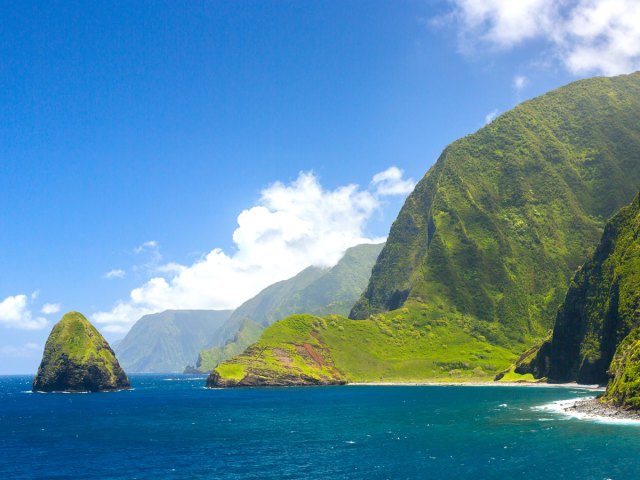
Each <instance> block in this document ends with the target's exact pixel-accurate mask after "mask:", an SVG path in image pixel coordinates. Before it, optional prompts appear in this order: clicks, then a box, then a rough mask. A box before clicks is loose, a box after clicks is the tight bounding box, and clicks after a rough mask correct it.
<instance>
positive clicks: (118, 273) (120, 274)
mask: <svg viewBox="0 0 640 480" xmlns="http://www.w3.org/2000/svg"><path fill="white" fill-rule="evenodd" d="M126 274H127V273H126V272H125V271H124V270H121V269H119V268H117V269H114V270H109V271H108V272H107V273H105V274H104V278H106V279H108V280H113V279H114V278H124V276H125V275H126Z"/></svg>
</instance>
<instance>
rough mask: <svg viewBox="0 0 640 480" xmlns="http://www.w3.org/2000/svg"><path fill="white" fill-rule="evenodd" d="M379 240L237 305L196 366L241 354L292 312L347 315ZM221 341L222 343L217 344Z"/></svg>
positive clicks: (203, 367) (200, 367)
mask: <svg viewBox="0 0 640 480" xmlns="http://www.w3.org/2000/svg"><path fill="white" fill-rule="evenodd" d="M382 246H383V244H378V245H369V244H364V245H358V246H355V247H352V248H349V249H348V250H347V251H346V252H345V254H344V256H343V257H342V259H340V261H339V262H338V263H337V264H336V265H335V266H334V267H332V268H329V269H322V268H318V267H308V268H306V269H304V270H303V271H302V272H300V273H299V274H298V275H296V276H295V277H292V278H290V279H288V280H284V281H282V282H278V283H275V284H273V285H271V286H269V287H267V288H265V289H264V290H263V291H261V292H260V293H259V294H258V295H256V296H255V297H253V298H251V299H250V300H248V301H246V302H245V303H243V304H242V305H241V306H240V307H238V308H237V309H236V310H235V311H234V312H233V315H231V317H230V318H229V320H228V321H227V322H225V324H224V326H223V327H222V328H221V329H220V332H219V333H218V334H216V337H217V338H216V340H217V342H218V345H216V346H214V347H212V348H208V349H206V350H203V351H202V352H201V353H200V356H199V358H198V362H197V364H196V369H197V370H199V371H203V372H208V371H210V370H211V369H213V368H214V367H215V366H216V365H218V364H219V363H220V362H222V361H224V360H227V359H229V358H231V357H233V356H234V355H238V354H239V353H242V352H243V351H244V350H245V348H247V347H248V346H249V345H251V344H252V343H253V342H255V341H256V340H258V338H260V334H261V333H262V331H263V330H264V328H265V327H267V326H269V325H271V324H273V323H274V322H276V321H278V320H280V319H282V318H285V317H288V316H289V315H293V314H296V313H311V314H313V315H327V314H331V313H333V314H339V315H344V316H346V315H348V313H349V311H350V310H351V307H353V304H354V303H355V302H356V300H357V299H358V297H359V296H360V295H361V294H362V292H363V290H364V289H365V287H366V285H367V282H368V281H369V277H370V275H371V268H372V267H373V265H374V263H375V261H376V258H378V255H379V254H380V250H382ZM220 342H225V343H222V344H221V343H220Z"/></svg>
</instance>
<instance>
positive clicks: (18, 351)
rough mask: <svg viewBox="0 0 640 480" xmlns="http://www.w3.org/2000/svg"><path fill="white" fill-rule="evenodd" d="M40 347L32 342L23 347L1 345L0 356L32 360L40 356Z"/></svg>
mask: <svg viewBox="0 0 640 480" xmlns="http://www.w3.org/2000/svg"><path fill="white" fill-rule="evenodd" d="M40 352H42V346H40V345H38V344H37V343H34V342H28V343H25V344H23V345H17V346H16V345H2V346H0V356H5V357H12V358H33V357H37V356H39V355H40Z"/></svg>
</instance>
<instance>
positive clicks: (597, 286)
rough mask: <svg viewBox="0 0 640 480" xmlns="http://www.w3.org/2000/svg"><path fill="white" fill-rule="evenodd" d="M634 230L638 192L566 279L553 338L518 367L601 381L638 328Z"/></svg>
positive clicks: (638, 252) (639, 216) (639, 264)
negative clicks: (632, 332) (568, 286)
mask: <svg viewBox="0 0 640 480" xmlns="http://www.w3.org/2000/svg"><path fill="white" fill-rule="evenodd" d="M639 234H640V195H639V196H636V198H635V200H634V201H633V202H632V203H631V204H630V205H628V206H627V207H624V208H622V209H621V210H620V211H619V212H618V213H617V214H616V215H615V216H614V217H613V218H611V220H610V221H609V222H608V223H607V225H606V227H605V230H604V233H603V235H602V239H601V240H600V243H599V245H598V246H597V248H596V249H595V251H594V252H593V254H592V255H591V256H590V258H589V260H588V261H587V262H586V263H585V264H584V265H583V266H582V267H581V268H580V270H578V272H577V273H576V274H575V276H574V278H573V280H572V282H571V287H570V288H569V291H568V293H567V297H566V299H565V301H564V303H563V304H562V306H561V307H560V309H559V310H558V315H557V318H556V324H555V327H554V330H553V337H552V338H551V339H550V340H548V341H547V342H545V343H544V344H543V345H542V347H541V348H540V351H539V352H538V353H537V355H536V356H535V357H533V359H532V360H531V361H529V362H525V363H523V364H522V365H518V367H517V370H518V371H520V372H521V373H525V372H530V373H533V374H535V375H536V376H538V377H548V378H549V379H551V380H553V381H578V382H580V383H605V382H606V381H607V379H608V375H607V370H608V369H609V365H610V364H611V361H612V359H613V356H614V353H615V352H616V348H617V347H618V345H619V344H620V343H621V342H622V340H623V339H624V338H625V337H626V336H627V335H628V334H629V333H630V332H631V331H632V330H633V329H634V328H637V327H640V241H639V240H638V235H639ZM623 358H624V359H627V358H628V356H627V355H626V354H625V355H623ZM625 361H626V360H625ZM620 362H621V360H618V363H620ZM616 370H619V365H618V367H616Z"/></svg>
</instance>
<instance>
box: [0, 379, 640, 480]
mask: <svg viewBox="0 0 640 480" xmlns="http://www.w3.org/2000/svg"><path fill="white" fill-rule="evenodd" d="M130 378H131V381H132V385H133V387H134V388H133V390H130V391H122V392H113V393H95V394H62V393H60V394H34V393H29V390H30V386H31V380H32V378H31V377H27V376H3V377H0V479H34V478H38V479H87V478H100V479H151V478H154V479H174V478H176V479H177V478H190V479H191V478H194V479H200V478H208V479H302V478H304V479H394V480H396V479H430V478H433V479H474V480H479V479H501V480H504V479H518V478H526V479H527V480H532V479H565V478H566V479H597V480H603V479H612V480H618V479H629V478H637V476H638V475H639V474H640V425H638V424H607V423H599V422H595V421H586V420H578V419H572V418H570V417H568V416H565V415H562V414H560V413H555V412H553V411H548V410H544V409H540V408H539V407H540V406H544V405H548V404H550V403H551V402H555V401H560V400H564V399H569V398H577V397H585V396H593V395H594V393H593V392H588V391H583V390H578V389H560V388H526V387H463V386H460V387H457V386H456V387H433V386H339V387H306V388H304V387H300V388H253V389H237V390H208V389H205V388H204V381H205V379H204V377H193V376H187V375H132V376H131V377H130Z"/></svg>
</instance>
